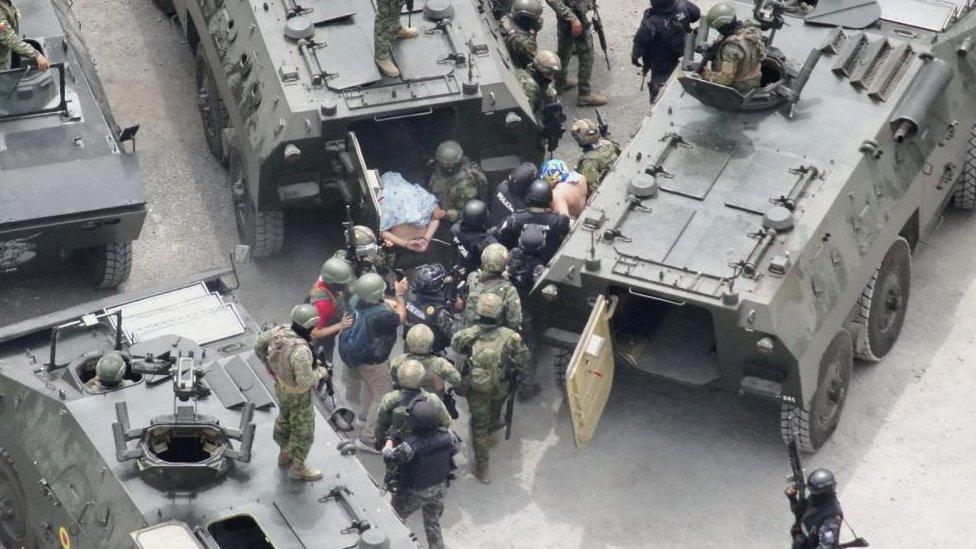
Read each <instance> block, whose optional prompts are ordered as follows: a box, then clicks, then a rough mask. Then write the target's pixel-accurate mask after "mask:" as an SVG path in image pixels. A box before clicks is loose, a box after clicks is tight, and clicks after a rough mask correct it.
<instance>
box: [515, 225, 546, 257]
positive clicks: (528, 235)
mask: <svg viewBox="0 0 976 549" xmlns="http://www.w3.org/2000/svg"><path fill="white" fill-rule="evenodd" d="M545 245H546V235H545V233H543V232H542V229H540V228H539V227H537V226H535V225H526V226H525V228H524V229H522V234H520V235H519V248H522V249H523V250H525V251H526V252H528V253H530V254H535V253H539V252H540V251H542V248H544V247H545Z"/></svg>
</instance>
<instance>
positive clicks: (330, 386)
mask: <svg viewBox="0 0 976 549" xmlns="http://www.w3.org/2000/svg"><path fill="white" fill-rule="evenodd" d="M312 368H325V372H326V374H327V375H326V377H325V379H322V380H320V381H319V384H318V386H317V387H315V392H317V393H320V394H321V393H322V389H323V388H325V395H326V396H328V397H329V399H330V400H332V409H333V410H335V409H336V401H335V384H334V383H333V382H332V376H333V375H335V365H334V364H332V361H331V360H327V359H325V358H323V357H322V356H319V355H316V356H315V357H314V362H313V363H312Z"/></svg>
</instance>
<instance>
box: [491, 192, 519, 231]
mask: <svg viewBox="0 0 976 549" xmlns="http://www.w3.org/2000/svg"><path fill="white" fill-rule="evenodd" d="M522 209H525V200H523V199H522V198H520V197H518V196H515V195H513V194H512V193H511V191H509V189H508V181H502V182H501V183H499V184H498V188H497V190H495V194H493V195H492V196H491V204H489V205H488V224H489V225H491V226H492V227H500V226H501V224H502V222H504V221H505V219H506V218H508V216H510V215H512V214H513V213H515V212H517V211H519V210H522Z"/></svg>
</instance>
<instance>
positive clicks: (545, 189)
mask: <svg viewBox="0 0 976 549" xmlns="http://www.w3.org/2000/svg"><path fill="white" fill-rule="evenodd" d="M550 202H552V189H550V188H549V184H548V183H546V182H545V181H543V180H541V179H536V180H535V181H533V182H532V184H531V185H529V190H528V191H527V192H526V193H525V203H526V204H528V205H529V206H536V207H538V208H544V207H547V206H549V203H550Z"/></svg>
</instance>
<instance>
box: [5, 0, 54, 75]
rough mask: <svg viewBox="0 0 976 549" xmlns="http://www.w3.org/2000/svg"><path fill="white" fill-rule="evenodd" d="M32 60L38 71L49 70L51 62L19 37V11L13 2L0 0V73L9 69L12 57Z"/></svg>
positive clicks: (11, 0)
mask: <svg viewBox="0 0 976 549" xmlns="http://www.w3.org/2000/svg"><path fill="white" fill-rule="evenodd" d="M14 53H16V54H17V55H19V56H21V57H23V58H27V59H33V60H34V63H36V64H37V68H38V70H42V71H46V70H48V69H49V68H51V61H50V60H48V58H47V57H44V55H43V54H41V52H39V51H37V50H36V49H34V47H33V46H31V45H30V44H29V43H27V42H26V41H24V40H23V39H21V37H20V10H19V9H17V8H16V7H15V6H14V4H13V0H0V71H5V70H7V69H9V68H10V65H11V61H12V55H11V54H14Z"/></svg>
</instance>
